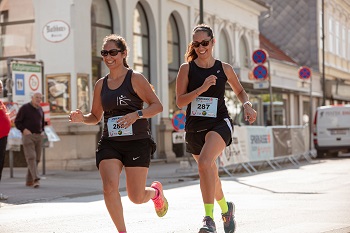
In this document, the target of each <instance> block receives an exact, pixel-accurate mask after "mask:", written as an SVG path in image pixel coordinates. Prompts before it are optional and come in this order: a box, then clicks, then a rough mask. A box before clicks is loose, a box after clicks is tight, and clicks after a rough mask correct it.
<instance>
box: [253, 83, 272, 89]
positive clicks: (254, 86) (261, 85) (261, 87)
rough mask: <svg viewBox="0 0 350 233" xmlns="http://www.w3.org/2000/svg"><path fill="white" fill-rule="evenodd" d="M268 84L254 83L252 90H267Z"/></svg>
mask: <svg viewBox="0 0 350 233" xmlns="http://www.w3.org/2000/svg"><path fill="white" fill-rule="evenodd" d="M269 87H270V85H269V82H268V81H260V82H254V83H253V88H254V89H267V88H269Z"/></svg>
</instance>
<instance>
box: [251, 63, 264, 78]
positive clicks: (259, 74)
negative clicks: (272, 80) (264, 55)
mask: <svg viewBox="0 0 350 233" xmlns="http://www.w3.org/2000/svg"><path fill="white" fill-rule="evenodd" d="M253 75H254V77H255V78H256V79H257V80H264V79H266V78H267V75H268V72H267V68H266V67H265V66H263V65H258V66H256V67H255V68H254V70H253Z"/></svg>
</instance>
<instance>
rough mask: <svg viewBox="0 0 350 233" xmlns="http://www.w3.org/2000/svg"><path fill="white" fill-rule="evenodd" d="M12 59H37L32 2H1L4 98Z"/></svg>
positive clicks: (0, 66) (0, 54) (0, 73)
mask: <svg viewBox="0 0 350 233" xmlns="http://www.w3.org/2000/svg"><path fill="white" fill-rule="evenodd" d="M11 57H16V58H35V33H34V8H33V1H32V0H27V1H10V0H0V79H1V80H3V82H4V90H5V91H4V92H5V93H4V96H6V93H7V80H5V79H6V78H7V59H8V58H11ZM8 78H10V77H8Z"/></svg>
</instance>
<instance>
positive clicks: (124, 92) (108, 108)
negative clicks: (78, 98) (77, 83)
mask: <svg viewBox="0 0 350 233" xmlns="http://www.w3.org/2000/svg"><path fill="white" fill-rule="evenodd" d="M132 72H133V71H132V70H131V69H130V70H128V72H127V74H126V76H125V78H124V81H123V83H122V84H121V85H120V87H118V88H117V89H115V90H111V89H109V87H108V84H107V80H108V75H106V76H105V77H104V78H103V84H102V90H101V102H102V107H103V111H104V113H103V117H104V125H103V134H102V138H103V139H108V140H113V141H129V140H136V139H143V138H149V137H150V135H151V134H150V130H149V124H148V121H147V119H139V120H137V121H135V123H134V124H133V125H132V131H133V135H128V136H115V137H109V136H108V128H107V122H108V118H110V117H115V116H124V115H126V114H128V113H131V112H135V111H137V110H140V109H143V101H142V99H141V98H140V97H139V96H138V95H137V94H136V93H135V91H134V89H133V87H132V83H131V76H132Z"/></svg>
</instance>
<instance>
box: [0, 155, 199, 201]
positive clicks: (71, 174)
mask: <svg viewBox="0 0 350 233" xmlns="http://www.w3.org/2000/svg"><path fill="white" fill-rule="evenodd" d="M191 164H192V166H193V167H192V168H191V167H189V168H182V166H181V165H180V162H174V163H165V162H152V163H151V166H150V169H149V173H148V178H147V185H151V183H152V182H153V181H154V180H158V181H160V182H162V183H163V185H168V184H173V183H178V182H183V181H190V180H196V179H197V178H198V172H197V167H196V163H195V162H192V163H191ZM39 169H41V167H40V166H39ZM26 172H27V168H14V169H13V178H10V168H8V167H5V168H4V170H3V173H2V180H1V183H0V193H3V194H5V195H7V196H9V198H8V200H7V201H3V203H1V205H4V204H5V205H6V204H23V203H31V202H45V201H50V200H54V199H57V198H62V197H68V198H74V197H79V196H90V195H98V194H102V182H101V179H100V174H99V172H98V170H97V169H96V170H94V171H58V170H53V171H52V170H47V169H46V172H45V175H41V180H40V187H39V188H33V187H27V186H25V176H26ZM40 172H41V170H40ZM125 190H126V188H125V173H124V172H122V175H121V180H120V191H125Z"/></svg>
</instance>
